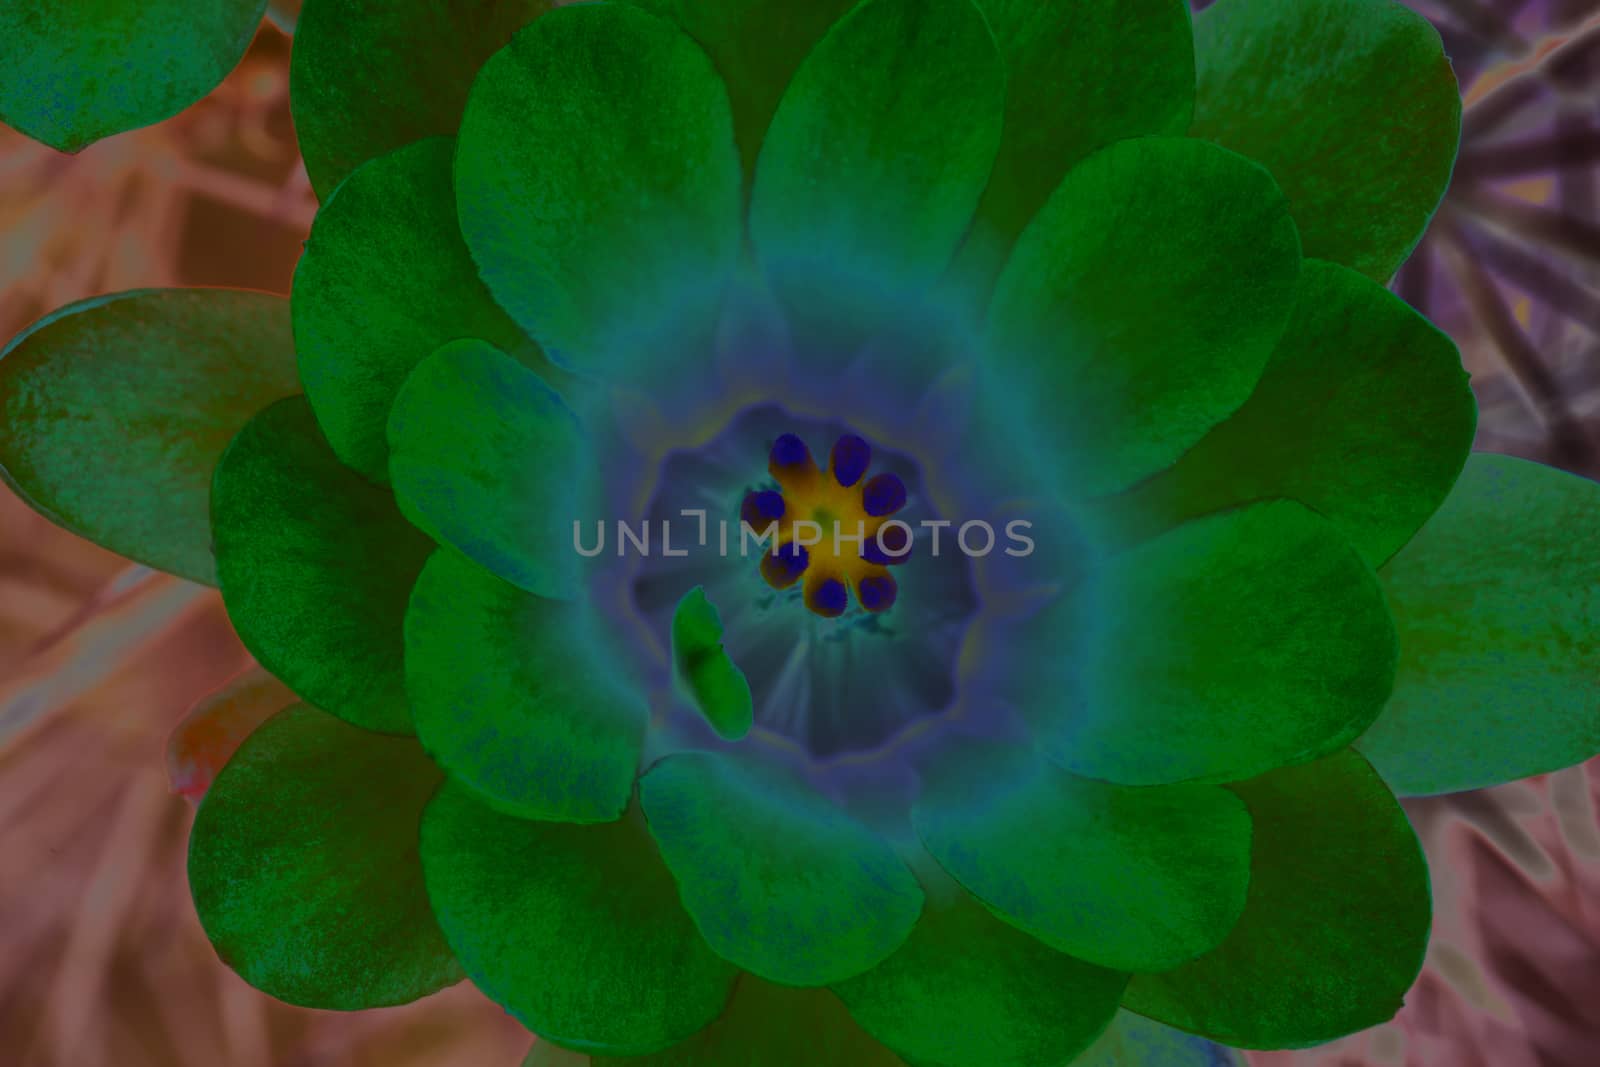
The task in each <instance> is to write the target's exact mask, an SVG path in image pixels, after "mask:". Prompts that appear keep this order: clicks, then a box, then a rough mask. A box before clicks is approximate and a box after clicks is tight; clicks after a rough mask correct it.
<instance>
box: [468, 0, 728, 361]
mask: <svg viewBox="0 0 1600 1067" xmlns="http://www.w3.org/2000/svg"><path fill="white" fill-rule="evenodd" d="M740 183H741V179H740V174H739V158H738V154H737V152H736V151H735V150H734V144H733V122H732V119H731V118H730V117H729V113H728V98H727V93H726V91H725V90H724V89H723V86H722V80H721V79H720V78H719V77H718V76H717V72H716V71H715V70H714V69H713V68H712V66H711V61H710V59H708V58H707V57H706V54H705V52H703V51H702V50H701V49H700V47H699V46H698V45H696V44H695V43H694V42H693V41H692V40H690V39H689V38H688V37H686V36H685V35H684V34H683V33H682V32H681V31H680V30H678V29H677V27H675V26H673V25H672V24H671V23H669V22H667V21H666V20H664V19H660V18H657V17H655V16H654V15H650V14H647V13H646V12H643V11H641V10H639V9H638V8H635V7H631V6H627V5H623V4H579V5H576V6H572V7H564V8H560V9H558V10H556V11H553V12H551V13H550V14H549V15H546V16H544V17H543V18H540V19H539V20H537V21H536V22H534V23H533V25H531V26H529V27H528V28H527V29H525V30H523V31H522V32H521V33H519V34H517V36H516V37H515V38H513V40H512V42H511V44H510V45H509V46H508V47H507V48H505V49H502V50H501V51H500V52H498V53H496V54H495V55H494V57H493V58H492V59H490V60H489V62H488V63H486V64H484V67H483V70H482V72H481V73H480V74H479V75H478V80H477V83H476V84H475V85H474V86H473V89H472V96H471V97H470V98H469V99H468V101H467V109H466V115H465V117H463V119H462V121H461V133H460V137H459V147H458V148H457V152H456V198H457V204H458V207H459V210H460V213H461V229H462V232H463V233H464V234H465V235H466V239H467V247H468V248H470V249H471V250H472V255H473V258H474V259H475V260H476V261H477V263H478V268H479V271H480V272H481V274H482V275H483V279H484V281H485V282H487V283H488V285H489V291H490V292H491V293H493V294H494V296H495V298H496V299H497V300H498V301H499V302H500V304H501V306H503V307H504V308H505V309H506V310H507V311H509V312H510V313H511V317H512V318H513V319H515V320H516V321H517V322H518V323H520V324H521V325H522V327H523V328H524V329H526V330H527V331H528V332H529V333H530V334H532V335H533V336H534V337H536V338H537V339H538V340H539V341H540V342H541V343H543V344H544V345H545V346H546V348H547V350H548V351H550V352H552V354H555V355H558V356H563V357H568V359H569V362H571V363H572V364H574V365H577V364H581V363H584V362H585V361H586V360H594V359H596V358H598V357H601V356H603V355H605V354H606V353H607V352H609V351H610V349H612V348H613V347H616V346H620V345H626V344H630V343H645V342H642V341H640V340H639V337H640V335H641V334H644V335H647V334H648V330H649V328H650V327H651V326H653V325H659V324H660V320H661V318H662V316H665V315H668V314H669V313H670V314H671V316H674V317H676V318H677V319H678V320H679V321H685V320H687V321H691V322H693V321H700V320H708V319H709V317H710V315H711V313H712V311H713V310H714V308H715V306H716V302H717V301H718V300H719V299H720V297H721V283H722V282H723V280H724V279H725V278H726V276H727V274H728V273H729V271H730V270H731V269H732V267H733V265H734V262H735V259H736V257H737V256H738V254H739V249H740V240H741V237H740V227H739V217H740V215H739V211H740V196H741V193H740Z"/></svg>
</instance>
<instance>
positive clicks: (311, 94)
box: [289, 0, 554, 200]
mask: <svg viewBox="0 0 1600 1067" xmlns="http://www.w3.org/2000/svg"><path fill="white" fill-rule="evenodd" d="M553 6H554V4H553V3H552V0H403V2H397V0H306V4H305V8H304V10H302V11H301V12H300V17H299V20H298V22H297V23H296V26H295V35H294V51H293V53H292V54H291V56H290V63H289V98H290V101H289V102H290V104H291V106H292V109H293V112H294V125H295V133H296V135H297V136H298V137H299V139H300V153H301V155H303V156H304V157H305V161H306V173H307V174H309V175H310V177H311V185H312V187H313V188H315V189H316V191H317V195H319V196H320V197H322V198H323V199H324V200H326V199H327V198H328V197H330V196H332V195H333V191H334V189H335V188H337V187H338V185H339V183H340V182H342V181H344V180H345V178H347V177H349V176H350V174H352V173H353V172H354V171H355V169H356V168H357V167H359V166H361V164H363V163H365V162H366V161H367V160H369V159H376V158H377V157H378V156H382V155H386V154H388V153H390V152H393V151H394V150H395V149H397V148H403V147H405V146H406V145H408V144H410V143H411V142H413V141H420V140H422V139H423V138H424V137H439V136H444V137H452V136H454V135H455V132H456V128H457V127H458V126H460V125H461V111H462V108H463V107H464V106H465V105H466V102H467V91H468V90H469V89H470V88H471V86H472V80H473V77H474V76H475V75H476V74H477V73H478V68H479V67H481V66H482V65H483V63H484V61H485V60H486V59H488V58H489V57H490V56H491V55H493V54H494V53H495V52H496V51H497V50H499V49H500V48H501V47H503V46H504V45H505V43H506V42H507V41H509V40H511V35H512V34H514V33H516V32H517V31H518V30H520V29H521V28H522V27H524V26H526V25H527V24H528V23H530V22H532V21H533V20H534V19H536V18H538V17H539V16H540V15H542V14H544V13H545V12H546V11H549V10H550V8H551V7H553Z"/></svg>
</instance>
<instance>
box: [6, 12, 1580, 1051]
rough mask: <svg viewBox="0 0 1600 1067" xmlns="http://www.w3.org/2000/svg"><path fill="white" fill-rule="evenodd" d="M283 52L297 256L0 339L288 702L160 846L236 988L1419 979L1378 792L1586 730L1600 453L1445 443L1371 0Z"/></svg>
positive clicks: (533, 33) (818, 1037)
mask: <svg viewBox="0 0 1600 1067" xmlns="http://www.w3.org/2000/svg"><path fill="white" fill-rule="evenodd" d="M508 42H509V43H508ZM0 84H3V83H0ZM11 91H12V90H9V89H8V90H7V92H11ZM293 93H294V102H295V110H296V118H297V124H298V127H299V136H300V139H301V144H302V148H303V151H304V154H305V157H306V162H307V166H308V169H309V172H310V174H311V177H312V180H313V182H314V184H315V185H316V186H317V187H318V189H319V190H320V191H321V192H322V193H323V194H324V195H325V202H324V205H323V208H322V211H321V213H320V215H319V217H318V220H317V222H316V225H315V228H314V230H313V233H312V236H311V240H310V242H309V244H308V247H307V250H306V253H305V257H304V259H303V260H302V262H301V265H300V267H299V270H298V272H297V275H296V279H295V289H294V294H293V299H292V301H291V302H290V305H289V306H288V307H286V306H285V305H284V304H283V302H281V301H278V300H276V299H274V298H271V297H267V296H263V295H258V294H249V293H239V292H218V291H211V292H198V291H188V292H143V293H133V294H125V295H121V296H117V297H111V298H106V299H102V300H97V301H91V302H89V303H86V304H82V305H76V306H74V307H71V308H67V309H64V310H63V311H62V312H60V313H58V314H56V315H54V316H51V317H50V318H48V319H46V320H45V321H44V322H42V323H40V324H39V325H37V326H36V327H34V328H33V329H31V330H30V331H28V332H27V333H25V334H24V335H23V336H22V337H21V338H19V339H18V340H17V341H16V342H14V343H13V344H12V346H11V347H10V348H9V349H8V350H7V352H6V354H5V356H4V359H3V360H0V415H3V423H0V461H3V464H4V469H5V471H6V473H7V476H8V479H9V480H10V481H11V482H12V484H13V485H14V486H16V487H17V488H18V489H19V490H20V491H21V492H23V493H24V494H26V495H27V497H28V498H29V499H30V500H32V501H33V502H34V503H35V505H36V506H37V507H38V508H39V509H40V510H41V511H43V512H44V513H46V514H48V515H50V516H51V517H53V518H55V519H56V520H57V521H59V522H61V523H62V524H63V525H66V526H68V527H70V528H72V529H75V530H77V531H79V532H81V533H84V534H86V535H87V536H90V537H92V538H94V539H96V540H97V541H99V542H100V543H102V544H104V545H106V546H107V547H110V548H112V549H114V550H116V551H119V552H122V553H125V554H127V555H129V556H132V557H133V558H135V559H139V560H142V561H144V562H146V563H149V564H151V565H153V566H157V567H161V568H163V569H167V570H171V571H173V572H175V573H179V574H182V575H185V576H187V577H190V578H194V579H196V580H199V581H210V580H215V581H217V582H218V584H219V585H220V587H221V590H222V595H223V599H224V601H225V603H226V605H227V608H228V612H229V615H230V617H231V618H232V620H233V622H234V624H235V626H236V628H237V630H238V633H239V636H240V637H241V639H242V640H243V641H244V643H245V644H246V645H247V646H248V647H249V649H250V650H251V651H252V652H253V653H254V654H255V656H256V657H257V659H258V660H259V661H260V663H261V664H262V666H263V667H265V668H266V669H267V670H269V671H271V672H272V673H273V674H274V675H276V676H277V677H278V678H279V679H281V680H282V681H283V682H284V683H286V684H287V685H288V687H289V688H290V689H292V690H293V691H294V693H296V694H297V695H298V696H299V697H300V698H301V699H303V700H304V701H305V703H304V704H303V705H298V706H295V707H291V708H288V709H285V710H283V711H282V712H280V713H278V714H277V715H275V716H273V717H272V718H271V719H269V720H268V721H267V722H266V723H265V724H264V725H262V726H261V727H260V728H259V729H257V730H256V731H255V732H254V733H253V734H251V735H250V736H249V738H248V739H246V740H245V741H244V743H243V744H242V746H241V747H240V748H239V750H238V751H237V753H236V754H235V755H234V756H233V758H232V759H231V760H230V761H229V762H228V764H227V766H226V767H225V768H224V769H223V770H222V772H221V773H220V774H219V775H218V777H217V778H216V780H215V782H214V783H213V784H212V785H211V788H210V789H209V791H208V792H207V794H206V796H205V799H204V801H203V803H202V806H201V808H200V811H199V814H198V816H197V820H196V824H195V829H194V837H193V840H192V844H191V850H190V879H191V885H192V888H193V892H194V897H195V902H196V906H197V908H198V911H199V914H200V917H201V920H202V922H203V923H204V925H205V927H206V930H207V932H208V934H209V935H210V937H211V938H212V940H213V942H214V943H215V944H216V946H217V949H218V952H219V953H220V954H221V955H222V956H223V958H224V959H226V960H227V961H228V962H229V963H230V964H231V965H232V966H233V967H234V968H235V969H237V970H238V971H239V973H241V974H242V975H243V976H244V977H245V978H247V979H248V980H249V981H250V982H252V983H253V984H255V985H256V986H258V987H260V988H261V989H264V990H266V991H268V992H270V993H272V994H274V995H276V996H279V997H281V998H283V999H285V1000H289V1001H292V1002H295V1003H299V1004H307V1005H312V1006H317V1007H324V1008H335V1009H359V1008H367V1007H375V1006H381V1005H387V1004H395V1003H399V1002H403V1001H407V1000H410V999H413V998H415V997H418V996H421V995H424V994H427V993H429V992H432V991H434V990H436V989H439V988H441V987H442V986H445V985H447V984H450V983H452V982H455V981H457V980H459V979H460V978H461V977H462V976H463V975H466V976H469V977H471V978H472V980H473V981H474V982H475V983H476V984H477V985H478V986H479V987H480V988H481V989H482V990H483V991H484V992H485V993H487V994H488V995H489V996H491V997H492V998H494V999H495V1000H497V1001H498V1002H499V1003H501V1004H502V1005H504V1006H505V1007H506V1009H507V1010H508V1011H510V1012H511V1013H512V1014H514V1015H515V1016H516V1017H517V1018H519V1019H520V1020H522V1021H523V1022H524V1023H525V1024H526V1025H527V1026H528V1028H529V1029H530V1030H532V1031H533V1032H534V1033H536V1034H538V1035H539V1036H540V1037H541V1038H542V1039H543V1040H542V1041H540V1042H539V1043H538V1044H537V1045H536V1046H535V1050H534V1052H533V1054H532V1057H531V1060H530V1062H532V1063H535V1064H555V1063H567V1062H577V1063H581V1062H584V1061H585V1060H588V1061H589V1062H592V1063H595V1064H619V1063H628V1064H651V1065H668V1064H672V1065H677V1064H729V1065H735V1064H736V1065H741V1067H745V1065H760V1067H782V1065H789V1064H794V1065H806V1067H871V1065H873V1064H907V1065H916V1067H967V1065H972V1067H1013V1065H1015V1067H1032V1065H1060V1064H1066V1063H1069V1062H1073V1063H1077V1062H1083V1063H1090V1064H1161V1065H1167V1064H1174V1065H1180V1067H1181V1065H1186V1064H1203V1063H1213V1062H1225V1061H1226V1060H1227V1059H1228V1057H1229V1055H1230V1054H1229V1053H1228V1052H1227V1051H1226V1050H1225V1049H1223V1048H1222V1047H1220V1046H1218V1045H1214V1044H1212V1043H1211V1041H1212V1040H1214V1041H1217V1042H1222V1043H1224V1044H1226V1045H1233V1046H1237V1047H1244V1048H1284V1047H1300V1046H1307V1045H1312V1044H1317V1043H1320V1042H1323V1041H1327V1040H1330V1039H1333V1038H1335V1037H1338V1036H1340V1035H1343V1034H1346V1033H1349V1032H1352V1031H1355V1030H1358V1029H1361V1028H1363V1027H1366V1026H1370V1025H1373V1024H1376V1023H1378V1022H1381V1021H1383V1020H1385V1019H1387V1018H1389V1017H1390V1016H1391V1015H1392V1014H1393V1013H1394V1011H1395V1010H1396V1009H1397V1008H1398V1006H1399V1005H1400V1003H1401V998H1402V996H1403V995H1404V993H1405V991H1406V990H1407V988H1408V987H1409V985H1410V983H1411V981H1412V980H1413V978H1414V977H1415V976H1416V974H1417V971H1418V969H1419V967H1420V965H1421V962H1422V955H1423V951H1424V948H1425V946H1426V942H1427V935H1428V923H1429V894H1428V880H1427V871H1426V868H1425V865H1424V863H1423V860H1422V856H1421V853H1420V850H1419V849H1418V847H1417V843H1416V840H1415V837H1414V835H1413V834H1412V832H1411V829H1410V827H1409V825H1408V824H1407V822H1406V818H1405V815H1404V813H1403V812H1402V811H1401V809H1400V807H1399V805H1398V804H1397V803H1396V801H1395V793H1396V792H1399V793H1411V794H1420V793H1436V792H1446V791H1452V790H1459V789H1470V788H1477V787H1480V786H1484V785H1489V784H1493V783H1497V782H1502V781H1507V780H1510V779H1514V778H1518V777H1521V776H1525V775H1528V774H1533V773H1539V772H1543V771H1547V770H1551V769H1554V768H1557V767H1561V766H1565V765H1568V764H1571V763H1574V762H1577V761H1579V760H1581V759H1584V758H1587V757H1588V756H1590V755H1592V754H1593V753H1594V752H1595V751H1597V750H1600V707H1597V706H1596V705H1597V701H1596V700H1595V697H1594V677H1595V672H1596V670H1597V669H1600V647H1597V644H1600V642H1597V634H1600V592H1597V589H1600V552H1597V551H1596V549H1597V545H1596V533H1595V526H1594V522H1593V519H1594V517H1595V515H1596V513H1597V509H1600V494H1597V492H1596V490H1595V489H1594V487H1593V486H1592V485H1591V484H1590V483H1588V482H1585V481H1583V480H1580V479H1577V478H1573V477H1570V476H1567V475H1564V474H1560V473H1558V472H1555V471H1552V470H1549V469H1546V468H1543V467H1540V466H1537V465H1534V464H1529V463H1525V462H1521V461H1517V460H1513V459H1509V458H1506V457H1499V456H1488V455H1480V456H1471V457H1469V455H1468V449H1469V446H1470V442H1471V439H1472V432H1473V427H1474V421H1475V412H1474V406H1473V400H1472V396H1471V393H1470V391H1469V390H1468V388H1467V381H1466V376H1465V375H1464V373H1463V372H1462V370H1461V367H1460V362H1459V358H1458V356H1457V353H1456V351H1455V349H1454V347H1453V345H1452V344H1451V343H1450V342H1449V341H1448V339H1446V338H1445V337H1444V336H1443V335H1442V334H1441V333H1439V332H1438V331H1437V330H1435V329H1434V328H1433V327H1432V326H1430V325H1429V324H1428V323H1427V322H1426V321H1425V320H1424V319H1422V318H1421V317H1420V316H1419V315H1417V314H1416V313H1415V312H1413V311H1412V310H1410V309H1409V308H1408V307H1407V306H1406V305H1405V304H1403V303H1402V302H1401V301H1400V300H1398V299H1397V298H1396V297H1394V296H1393V295H1391V294H1390V293H1389V292H1388V291H1387V290H1386V289H1385V288H1384V287H1383V285H1382V282H1383V281H1384V280H1386V279H1387V278H1388V277H1389V276H1390V275H1392V274H1393V272H1394V270H1395V269H1396V267H1397V266H1398V265H1399V264H1400V263H1401V262H1402V261H1403V259H1404V258H1405V256H1406V254H1407V253H1408V252H1409V251H1410V249H1411V248H1412V247H1413V246H1414V245H1415V243H1416V241H1417V240H1418V238H1419V236H1420V234H1421V232H1422V230H1423V228H1424V226H1425V225H1426V223H1427V221H1428V219H1429V217H1430V215H1431V213H1432V211H1433V209H1434V207H1435V205H1436V204H1437V203H1438V200H1439V198H1440V196H1441V194H1442V191H1443V189H1444V187H1445V185H1446V183H1447V181H1448V178H1449V173H1450V167H1451V164H1452V161H1453V159H1454V155H1455V150H1456V146H1457V140H1458V136H1459V125H1460V106H1459V99H1458V96H1457V91H1456V86H1455V82H1454V79H1453V77H1452V74H1451V71H1450V67H1449V64H1448V61H1447V60H1446V58H1445V56H1444V54H1443V50H1442V48H1441V45H1440V43H1439V39H1438V37H1437V36H1436V35H1435V34H1434V32H1433V31H1432V29H1430V28H1429V26H1428V25H1427V23H1426V22H1424V21H1423V20H1422V19H1420V18H1419V17H1417V16H1416V15H1414V14H1412V13H1410V12H1408V11H1407V10H1406V9H1404V8H1402V7H1400V6H1398V5H1396V4H1394V3H1391V2H1389V0H1223V2H1221V3H1219V4H1216V5H1215V6H1213V7H1211V8H1209V9H1208V10H1207V11H1206V12H1205V13H1204V14H1202V15H1200V16H1197V17H1196V18H1195V19H1194V21H1193V24H1192V25H1191V19H1190V16H1189V14H1188V11H1187V8H1186V7H1185V5H1184V4H1183V3H1181V2H1180V0H1115V2H1113V0H1053V2H1051V0H1046V2H1040V0H1028V2H1021V0H979V2H977V3H974V2H973V0H864V2H862V3H860V4H859V5H852V4H851V3H849V2H847V0H809V2H800V0H698V2H697V0H648V2H644V0H641V2H640V3H637V4H623V3H600V4H589V5H582V6H574V7H565V8H560V9H557V10H553V11H546V10H545V8H544V5H543V4H540V3H526V2H524V3H510V2H505V3H489V2H480V3H472V4H445V3H421V2H411V3H373V2H361V0H322V2H320V3H319V2H317V0H312V2H310V3H308V4H307V5H306V7H305V10H304V12H303V15H302V17H301V21H300V23H299V27H298V31H297V37H296V42H295V53H294V69H293ZM63 106H64V107H67V110H68V112H70V106H68V105H63ZM14 111H15V108H14V107H13V106H12V105H10V104H7V109H6V111H5V113H6V114H12V113H13V112H14ZM69 124H70V123H69ZM291 335H292V336H291ZM291 353H292V359H291ZM741 520H742V523H743V525H741ZM761 520H776V521H779V522H783V521H791V520H800V521H803V522H806V523H814V524H816V526H817V527H818V528H820V529H822V530H824V531H826V532H827V533H829V534H839V533H842V534H843V535H844V539H839V538H834V537H830V538H828V539H826V540H823V541H810V540H809V539H806V538H802V537H799V536H797V535H796V534H795V533H794V532H793V528H792V526H791V529H790V530H789V531H788V532H780V534H779V537H778V540H777V542H776V543H768V544H766V545H765V546H764V547H763V548H762V549H761V550H760V551H758V552H757V553H756V555H755V556H754V557H750V556H748V555H747V554H746V553H744V552H742V551H740V550H739V544H738V542H739V540H740V538H742V536H743V534H744V530H745V527H746V526H749V527H758V526H760V525H762V521H761ZM617 524H622V525H621V526H619V525H617ZM730 524H731V526H732V528H733V529H734V534H733V535H732V536H733V540H734V542H735V543H734V544H732V545H730V544H729V543H728V542H727V541H726V540H725V538H726V537H727V536H728V534H727V530H728V528H729V525H730ZM624 527H626V529H627V530H628V531H629V532H630V534H631V535H632V536H635V537H637V538H639V540H637V541H636V542H635V543H634V547H635V548H636V551H632V552H630V551H626V550H625V547H626V546H625V544H623V543H622V542H619V541H615V540H614V541H612V542H611V543H609V544H607V543H605V542H604V541H602V542H601V545H600V547H599V548H598V549H595V548H594V547H593V545H592V544H591V543H588V542H586V541H585V540H584V537H583V536H582V534H583V531H585V530H592V531H598V532H599V533H600V534H601V535H604V534H605V532H606V531H607V530H608V529H610V530H613V531H615V532H616V533H617V535H618V536H621V534H622V532H623V528H624ZM890 530H894V531H905V532H901V533H894V534H892V535H891V534H889V533H887V532H886V531H890ZM641 531H642V532H641ZM651 531H655V536H656V537H658V538H663V537H669V536H670V537H673V538H676V539H677V540H676V542H675V544H676V547H672V543H671V542H667V543H664V542H663V541H661V540H657V541H655V542H654V543H653V547H651V548H647V547H646V544H647V543H648V540H647V539H648V538H650V537H651V536H652V535H651ZM668 531H670V533H669V532H668ZM997 531H1005V532H1006V533H1007V534H1011V533H1013V532H1021V533H1022V534H1023V535H1024V538H1023V539H1025V541H1026V545H1025V548H1024V547H1022V545H1023V540H1022V539H1018V540H1015V541H1007V540H996V533H997ZM941 535H942V537H943V538H944V540H943V549H942V551H941V549H940V547H939V541H938V539H939V538H940V537H941ZM969 535H970V538H969ZM853 536H860V537H862V540H861V541H859V542H852V541H850V540H849V538H850V537H853ZM230 699H231V698H230ZM1191 1035H1199V1036H1191ZM1202 1038H1204V1039H1210V1040H1202Z"/></svg>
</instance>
